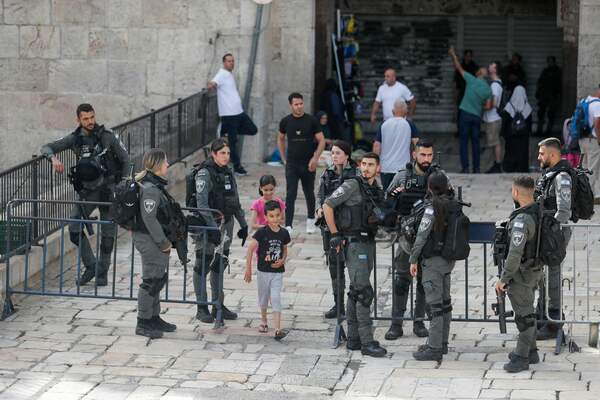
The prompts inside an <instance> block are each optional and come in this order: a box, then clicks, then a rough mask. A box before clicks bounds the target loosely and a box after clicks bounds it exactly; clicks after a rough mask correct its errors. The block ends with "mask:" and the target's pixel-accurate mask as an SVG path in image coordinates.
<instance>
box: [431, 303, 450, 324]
mask: <svg viewBox="0 0 600 400" xmlns="http://www.w3.org/2000/svg"><path fill="white" fill-rule="evenodd" d="M450 309H452V307H450ZM427 315H428V316H429V319H430V320H432V319H434V318H435V317H441V316H442V315H444V304H443V303H434V304H429V305H428V307H427Z"/></svg>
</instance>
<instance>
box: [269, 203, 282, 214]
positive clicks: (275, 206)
mask: <svg viewBox="0 0 600 400" xmlns="http://www.w3.org/2000/svg"><path fill="white" fill-rule="evenodd" d="M273 210H281V206H280V205H279V202H277V201H275V200H269V201H267V202H266V203H265V215H267V213H268V212H269V211H273Z"/></svg>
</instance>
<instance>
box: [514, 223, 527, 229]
mask: <svg viewBox="0 0 600 400" xmlns="http://www.w3.org/2000/svg"><path fill="white" fill-rule="evenodd" d="M513 226H514V227H515V228H521V229H523V227H524V226H525V224H524V223H522V222H521V221H517V222H515V224H514V225H513Z"/></svg>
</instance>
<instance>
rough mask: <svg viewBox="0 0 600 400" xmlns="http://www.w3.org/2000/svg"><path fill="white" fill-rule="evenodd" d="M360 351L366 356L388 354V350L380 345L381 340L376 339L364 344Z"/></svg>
mask: <svg viewBox="0 0 600 400" xmlns="http://www.w3.org/2000/svg"><path fill="white" fill-rule="evenodd" d="M360 352H361V353H362V354H364V355H365V356H371V357H383V356H385V355H386V354H387V350H386V349H385V348H383V347H381V346H380V345H379V342H378V341H376V340H374V341H372V342H371V343H368V344H366V345H362V347H361V348H360Z"/></svg>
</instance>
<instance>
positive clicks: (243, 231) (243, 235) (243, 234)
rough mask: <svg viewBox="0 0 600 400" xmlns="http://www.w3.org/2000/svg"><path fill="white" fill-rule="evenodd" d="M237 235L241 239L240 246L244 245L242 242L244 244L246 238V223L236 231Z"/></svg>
mask: <svg viewBox="0 0 600 400" xmlns="http://www.w3.org/2000/svg"><path fill="white" fill-rule="evenodd" d="M237 237H238V238H240V239H242V247H244V244H246V239H247V238H248V225H246V226H244V227H243V228H240V230H239V231H238V233H237Z"/></svg>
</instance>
